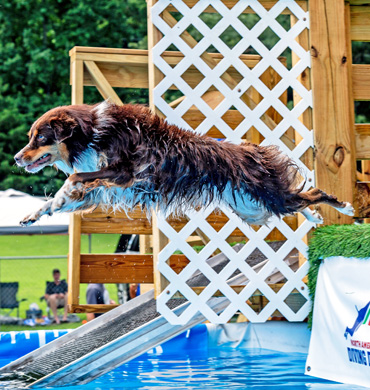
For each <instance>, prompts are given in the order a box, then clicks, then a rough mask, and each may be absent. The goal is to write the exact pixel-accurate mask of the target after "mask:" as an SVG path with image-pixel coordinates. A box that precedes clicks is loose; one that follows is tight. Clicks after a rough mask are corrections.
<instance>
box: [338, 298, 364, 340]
mask: <svg viewBox="0 0 370 390" xmlns="http://www.w3.org/2000/svg"><path fill="white" fill-rule="evenodd" d="M356 310H357V318H356V321H355V323H354V324H353V326H352V328H349V327H348V326H347V328H346V331H345V332H344V337H345V338H347V337H348V335H350V336H351V337H352V336H353V335H354V333H355V332H357V330H358V328H359V327H360V326H361V325H366V323H367V322H368V320H369V317H370V302H369V303H368V304H367V305H366V306H364V307H363V308H362V309H360V310H358V309H357V306H356ZM369 325H370V324H369Z"/></svg>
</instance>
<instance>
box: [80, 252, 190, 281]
mask: <svg viewBox="0 0 370 390" xmlns="http://www.w3.org/2000/svg"><path fill="white" fill-rule="evenodd" d="M188 263H189V261H188V260H187V259H186V257H185V256H184V255H172V256H171V257H170V267H171V268H172V269H173V270H174V271H175V272H176V273H179V272H180V271H181V270H182V269H183V268H185V267H186V265H187V264H188ZM80 272H81V276H80V283H153V282H154V280H153V256H152V255H136V254H135V255H134V254H132V255H131V254H116V253H114V254H83V255H81V271H80Z"/></svg>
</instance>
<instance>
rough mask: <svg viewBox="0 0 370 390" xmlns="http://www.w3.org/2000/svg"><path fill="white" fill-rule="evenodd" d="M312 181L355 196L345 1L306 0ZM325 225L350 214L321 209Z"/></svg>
mask: <svg viewBox="0 0 370 390" xmlns="http://www.w3.org/2000/svg"><path fill="white" fill-rule="evenodd" d="M310 21H311V27H310V37H311V56H312V93H313V107H314V108H313V125H314V130H315V132H314V136H315V147H316V150H315V170H316V185H317V187H319V188H321V189H323V190H324V191H326V192H328V193H330V194H334V195H336V196H337V197H338V198H339V199H340V200H343V201H348V202H353V201H354V199H355V196H354V191H355V150H354V145H355V138H354V131H353V122H354V121H353V116H354V114H353V97H352V88H351V79H350V73H349V72H350V69H349V68H350V67H351V65H352V64H349V62H348V58H349V55H350V53H348V41H347V38H348V35H347V34H346V29H345V28H344V27H345V26H346V12H345V5H344V0H311V1H310ZM320 208H321V210H320V212H321V214H322V215H323V217H324V220H325V223H326V224H333V223H340V224H342V223H351V222H352V217H348V216H344V215H342V214H339V213H338V212H337V211H336V210H335V209H333V208H330V207H328V206H322V207H320Z"/></svg>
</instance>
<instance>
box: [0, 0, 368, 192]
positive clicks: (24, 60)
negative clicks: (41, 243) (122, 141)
mask: <svg viewBox="0 0 370 390" xmlns="http://www.w3.org/2000/svg"><path fill="white" fill-rule="evenodd" d="M174 16H175V17H176V18H177V19H180V18H181V16H180V15H177V16H176V14H175V15H174ZM201 18H202V20H203V21H204V22H205V23H206V24H207V25H208V26H209V27H210V28H213V27H214V26H215V25H216V23H217V22H218V21H219V17H218V15H217V14H204V16H202V17H201ZM240 20H241V21H242V23H244V24H245V25H246V26H247V27H248V28H252V27H253V26H254V25H255V23H257V22H258V20H259V17H258V16H256V15H252V14H244V15H241V16H240ZM277 20H278V22H279V23H280V24H281V25H282V26H283V27H284V28H289V23H290V19H289V16H288V15H280V16H279V17H278V19H277ZM189 33H191V35H193V36H194V38H196V39H197V40H199V39H201V35H200V34H199V32H197V31H196V30H195V29H193V31H191V29H190V30H189ZM221 38H222V39H223V40H224V42H225V43H226V44H227V45H228V46H229V47H233V46H234V45H235V44H236V43H237V42H238V41H239V40H240V38H241V37H240V36H239V34H238V33H236V31H235V30H233V29H232V28H228V29H227V30H226V31H225V32H224V33H223V34H222V35H221ZM260 39H261V41H262V42H263V43H264V44H265V45H266V46H267V47H268V48H271V47H273V46H274V45H275V43H276V40H277V37H276V36H275V34H274V33H273V32H272V31H271V30H270V31H269V30H266V31H265V32H264V33H263V34H261V36H260ZM74 46H98V47H118V48H138V49H145V48H146V1H145V0H104V1H94V0H10V1H3V2H0V190H4V189H7V188H15V189H18V190H21V191H25V192H29V193H33V194H36V195H44V193H45V194H47V195H50V194H52V193H54V192H55V191H56V190H57V189H58V188H59V187H60V186H61V184H62V181H63V180H64V175H63V174H62V173H57V172H56V171H55V170H54V169H52V168H46V169H44V170H43V171H42V172H39V173H38V174H37V175H32V174H27V173H25V172H24V171H23V170H20V169H18V168H17V167H16V166H15V165H14V160H13V156H14V154H15V153H16V152H17V151H18V150H19V149H21V147H23V146H24V145H25V144H26V141H27V131H28V129H29V128H30V126H31V125H32V123H33V121H34V120H35V119H36V118H38V117H39V116H40V115H41V114H42V113H44V112H45V111H47V110H49V109H50V108H52V107H55V106H59V105H65V104H70V101H71V96H70V85H69V56H68V51H69V50H70V49H71V48H72V47H74ZM169 49H173V50H176V48H169ZM213 49H214V48H213ZM213 49H212V47H210V48H209V51H211V52H212V51H214V50H213ZM246 53H249V54H258V53H257V52H255V50H254V49H253V48H252V47H251V48H250V49H249V50H247V52H246ZM282 55H283V56H286V57H287V62H288V67H290V63H291V59H290V53H289V52H284V53H282ZM353 59H354V61H353V62H354V63H369V61H370V43H363V42H355V43H354V45H353ZM117 92H118V94H119V95H120V97H121V99H122V100H123V101H124V102H126V103H129V102H135V103H147V100H148V94H147V91H143V90H132V89H131V90H128V89H122V90H120V91H117ZM176 93H177V94H180V95H181V92H179V91H170V96H169V99H170V100H172V99H175V98H176V97H178V96H177V95H176ZM290 94H291V92H290ZM290 99H291V96H289V95H288V100H290ZM101 100H102V98H101V97H100V95H99V94H98V93H97V91H96V89H95V88H93V87H92V88H85V102H86V103H96V102H98V101H101ZM356 121H357V122H369V121H370V107H369V104H368V102H358V103H356Z"/></svg>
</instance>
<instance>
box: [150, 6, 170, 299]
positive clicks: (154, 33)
mask: <svg viewBox="0 0 370 390" xmlns="http://www.w3.org/2000/svg"><path fill="white" fill-rule="evenodd" d="M156 2H157V0H147V10H148V11H147V12H148V14H147V15H148V53H149V54H148V59H149V61H148V64H149V65H148V74H149V104H150V108H151V109H152V111H153V112H156V113H157V114H158V115H160V116H163V115H162V114H161V113H160V112H159V110H158V109H157V108H156V106H155V102H154V97H153V91H154V88H155V87H156V86H157V85H158V83H159V82H160V81H161V80H162V79H163V74H162V72H160V71H159V70H158V69H157V67H156V66H154V61H153V57H152V56H153V47H154V46H155V45H156V44H157V43H158V42H159V41H160V40H161V38H162V33H161V32H160V31H159V30H158V29H157V28H156V27H155V26H154V24H153V22H152V15H151V9H152V7H153V6H154V4H155V3H156ZM152 226H153V261H154V263H153V270H154V271H153V272H154V296H155V297H158V295H159V294H160V293H161V292H162V291H163V290H164V289H165V288H166V286H168V280H167V279H166V278H165V277H164V276H163V275H161V273H160V272H159V270H158V256H159V253H160V251H161V250H162V249H163V248H164V247H165V246H166V245H167V243H168V238H167V237H166V236H165V235H164V234H163V233H162V232H161V231H160V230H159V228H158V220H157V215H156V214H155V213H154V215H153V217H152ZM167 263H168V260H167Z"/></svg>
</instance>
